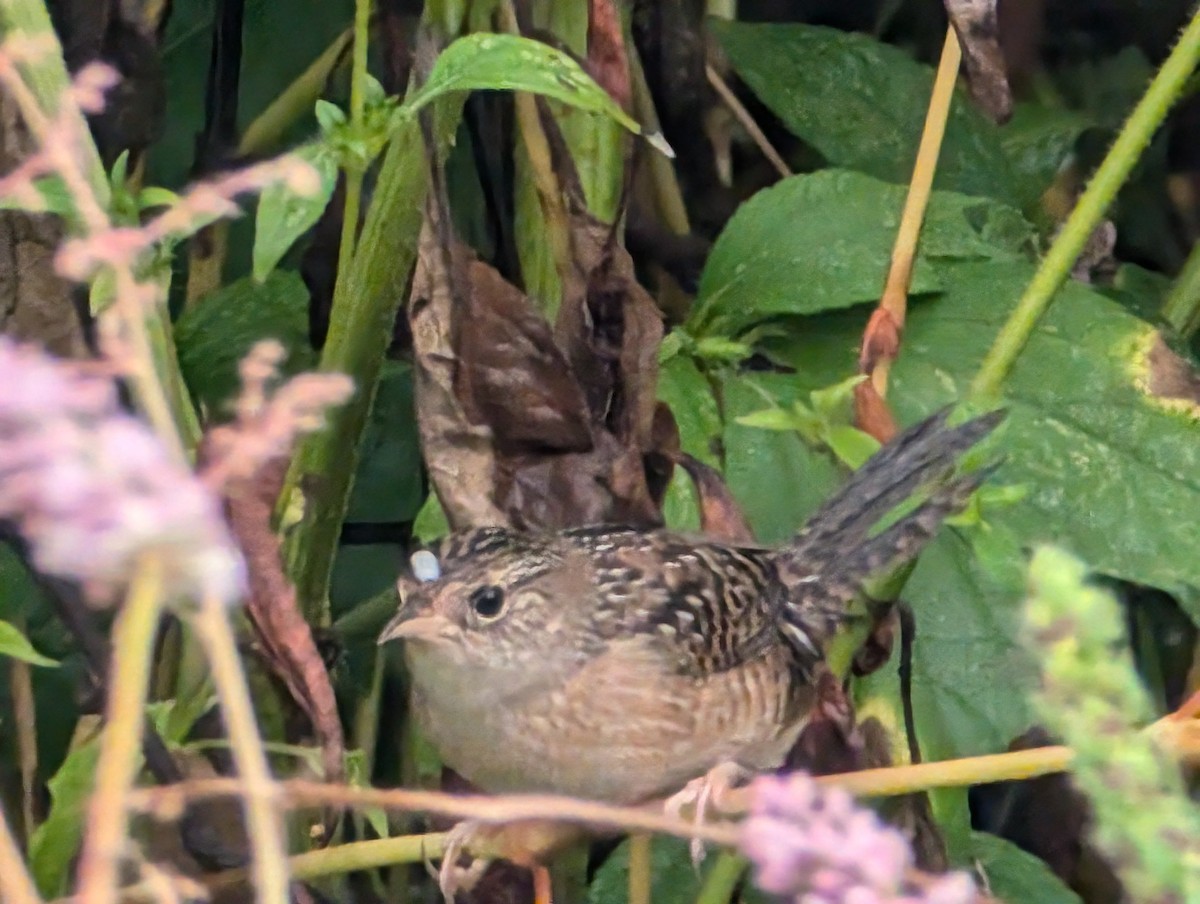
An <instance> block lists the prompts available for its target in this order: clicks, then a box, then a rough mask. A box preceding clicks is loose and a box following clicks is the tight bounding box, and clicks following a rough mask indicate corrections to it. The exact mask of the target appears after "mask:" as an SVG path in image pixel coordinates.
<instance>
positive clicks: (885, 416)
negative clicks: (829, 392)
mask: <svg viewBox="0 0 1200 904" xmlns="http://www.w3.org/2000/svg"><path fill="white" fill-rule="evenodd" d="M854 423H855V424H857V425H858V429H859V430H862V431H863V432H865V433H868V434H870V435H871V436H873V437H875V439H877V440H879V441H880V442H881V443H887V442H891V440H892V439H893V438H894V437H895V436H896V433H897V432H898V430H897V427H896V419H895V418H894V417H892V412H891V410H890V409H889V408H888V406H887V402H885V401H884V400H883V397H882V396H880V395H879V392H878V391H877V390H876V389H875V384H874V383H872V382H871V381H870V380H863V381H862V382H861V383H859V384H858V385H857V386H855V387H854Z"/></svg>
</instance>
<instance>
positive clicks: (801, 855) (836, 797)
mask: <svg viewBox="0 0 1200 904" xmlns="http://www.w3.org/2000/svg"><path fill="white" fill-rule="evenodd" d="M751 796H752V801H753V802H752V804H751V811H750V816H749V817H748V818H747V819H746V821H745V822H744V823H743V824H742V839H741V848H742V851H743V852H744V853H745V854H746V856H747V857H749V858H750V860H751V862H753V864H754V866H755V881H756V882H757V884H758V886H759V887H760V888H762V889H763V891H766V892H770V893H771V894H773V895H778V896H779V897H783V898H788V899H791V900H792V901H794V902H796V904H972V902H975V901H977V900H978V897H977V893H976V891H975V885H974V883H973V882H972V881H971V878H970V876H968V875H967V874H966V873H948V874H946V875H944V876H929V877H925V876H922V877H920V881H917V875H918V874H916V873H915V871H914V862H913V856H912V852H911V850H910V849H909V846H908V843H907V842H906V841H905V840H904V838H903V836H901V834H900V833H899V832H898V831H896V830H895V829H893V828H891V827H890V826H887V825H884V824H883V823H882V822H881V821H880V820H879V818H878V817H877V816H876V815H875V814H874V813H873V812H871V811H870V810H868V809H865V808H862V807H859V806H858V805H857V804H855V802H854V800H853V798H851V797H850V795H849V794H847V793H846V792H845V791H843V790H841V789H840V788H825V787H822V786H821V785H818V784H817V783H816V782H815V781H813V779H812V778H811V777H809V776H808V775H805V774H804V773H794V774H792V775H789V776H778V777H777V776H763V777H760V778H758V779H755V781H754V783H753V785H752V786H751Z"/></svg>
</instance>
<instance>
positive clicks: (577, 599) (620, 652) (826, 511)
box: [380, 412, 1002, 804]
mask: <svg viewBox="0 0 1200 904" xmlns="http://www.w3.org/2000/svg"><path fill="white" fill-rule="evenodd" d="M947 417H948V415H947V412H942V413H940V414H937V415H934V416H933V417H931V418H929V419H927V420H925V421H923V422H922V423H920V424H918V425H916V426H915V427H913V428H911V429H909V430H908V431H906V432H905V433H903V434H902V435H900V436H899V437H897V438H896V439H895V440H894V441H892V442H891V443H889V444H888V445H886V446H885V447H883V448H882V449H881V450H880V451H879V452H878V453H877V454H876V455H875V456H874V457H873V458H871V460H870V461H868V462H867V463H866V464H865V465H864V466H863V467H862V468H861V469H859V470H858V471H857V472H856V473H855V474H854V475H853V477H852V478H851V479H850V480H849V481H848V482H847V483H846V484H845V485H844V486H843V487H842V488H841V489H840V490H839V491H838V492H837V493H836V494H835V495H834V496H833V497H832V498H831V499H830V500H829V501H828V502H827V503H826V504H825V505H824V506H823V507H822V508H821V509H820V510H819V511H818V512H817V513H816V514H815V515H814V516H813V517H812V518H811V519H810V520H809V522H808V523H807V524H806V525H805V527H804V528H803V529H802V530H801V531H800V533H799V534H797V535H796V536H795V537H794V538H793V539H792V540H791V541H790V542H789V543H787V544H786V545H783V546H780V547H776V548H765V547H763V548H760V547H755V546H751V545H739V544H730V543H723V542H720V541H717V540H712V539H705V538H703V537H699V538H697V537H689V536H684V535H680V534H676V533H672V532H669V531H666V530H643V529H636V528H630V527H621V526H597V527H584V528H574V529H570V530H562V531H557V532H547V533H522V532H517V531H513V530H508V529H505V528H498V527H486V528H480V529H475V530H468V531H465V532H461V533H456V534H452V535H451V536H450V537H448V538H447V539H446V540H444V541H443V542H442V544H441V546H440V548H439V549H438V551H437V559H436V564H435V563H434V560H433V559H432V558H431V557H430V556H429V553H421V554H418V555H419V556H420V557H421V558H419V559H417V560H416V561H415V563H414V564H415V566H419V567H414V571H417V572H418V573H419V575H420V577H422V578H424V579H425V580H423V581H421V580H410V579H408V578H405V579H404V580H403V581H402V586H401V597H402V603H401V606H400V611H399V612H398V613H397V615H396V616H395V618H394V619H393V620H392V621H391V622H390V623H389V624H388V626H387V627H386V628H385V629H384V631H383V635H382V637H381V639H380V642H381V643H383V642H386V641H390V640H393V639H403V640H404V641H405V644H404V647H405V655H406V660H407V663H408V667H409V672H410V675H411V680H412V692H413V706H414V710H415V713H416V716H417V719H418V722H419V724H420V725H421V726H422V728H423V730H424V731H425V732H426V734H427V736H428V737H429V739H430V740H431V741H432V742H433V744H434V745H435V746H436V748H437V749H438V751H439V752H440V754H441V756H442V757H443V760H444V761H445V763H446V764H447V765H449V766H451V767H452V768H454V769H455V770H456V771H457V772H458V773H459V774H461V775H462V776H463V777H464V778H466V779H467V780H468V781H470V782H472V783H473V784H475V785H476V786H478V787H479V788H481V789H483V790H485V791H490V792H496V793H501V792H547V793H557V794H566V795H571V796H575V797H580V798H587V799H590V800H600V801H608V802H612V803H621V804H637V803H643V802H647V801H650V800H654V799H657V798H660V797H665V796H668V795H671V794H672V793H673V792H679V791H680V789H683V788H685V786H689V787H692V786H694V785H695V783H696V781H704V777H705V776H712V775H715V774H716V773H717V772H719V771H720V770H722V769H726V770H727V769H728V768H730V767H734V766H736V767H738V768H740V769H741V770H749V771H762V770H770V769H775V768H778V767H779V766H780V765H781V764H782V763H783V761H784V758H785V756H786V755H787V753H788V751H789V749H790V748H791V746H792V745H793V743H794V742H795V740H796V738H797V736H798V735H799V733H800V731H801V729H802V728H803V727H804V725H805V723H806V720H807V718H808V716H809V710H810V707H811V704H812V701H813V678H814V674H815V671H816V669H817V666H818V664H819V663H820V662H821V661H822V658H823V654H824V645H825V643H826V641H827V640H828V639H829V638H830V636H831V635H832V634H833V632H834V631H835V630H836V628H837V627H838V625H839V624H840V622H841V621H842V620H843V619H844V617H845V613H846V609H847V604H848V603H849V602H850V601H851V599H852V598H853V597H854V596H855V595H856V594H858V593H860V592H861V590H862V587H863V582H864V581H865V580H866V579H868V578H870V577H872V576H875V575H877V574H879V573H880V572H882V571H883V570H885V569H888V568H890V567H894V566H896V565H897V564H899V563H900V562H901V561H903V560H906V559H908V558H910V557H912V556H914V555H915V554H916V553H917V552H918V551H919V550H920V549H921V548H922V546H923V545H924V544H925V543H926V542H928V541H929V540H930V539H931V538H932V537H933V536H934V534H935V533H936V532H937V530H938V528H939V527H940V525H941V523H942V521H943V520H944V519H945V518H946V517H947V516H948V515H949V514H952V513H954V512H957V511H959V510H960V509H961V508H962V507H963V505H964V504H965V503H966V500H967V498H968V497H969V496H970V494H971V493H972V492H973V491H974V489H975V488H976V487H977V486H978V485H979V484H980V483H981V482H982V480H983V479H984V477H985V476H986V473H987V470H986V469H985V470H983V471H976V472H974V473H968V474H959V473H956V469H955V462H956V459H957V458H958V456H959V455H960V454H961V453H963V452H964V451H966V450H967V449H969V448H970V447H972V446H974V445H975V444H976V443H977V442H978V441H979V440H980V439H982V438H983V437H984V436H985V435H986V434H988V433H989V432H990V431H991V430H992V429H993V427H994V426H995V425H996V424H997V423H998V421H999V420H1000V418H1001V417H1002V415H1001V414H1000V413H993V414H988V415H984V416H982V417H978V418H975V419H974V420H970V421H967V422H966V423H963V424H960V425H958V426H949V425H948V424H947ZM921 489H924V490H925V491H926V492H925V493H924V497H923V501H921V502H920V503H919V504H917V505H916V506H915V507H914V508H912V509H911V510H910V511H909V512H908V513H907V514H904V515H902V516H900V517H899V518H898V519H896V520H895V521H894V523H891V524H890V526H887V527H885V528H883V529H882V530H878V531H873V530H872V529H873V528H875V527H877V525H878V523H879V521H880V520H881V519H882V518H883V516H885V515H887V514H888V513H889V512H891V511H892V510H893V509H895V508H896V507H897V506H898V505H899V504H900V503H902V502H905V501H906V500H907V499H908V498H909V497H910V496H912V495H913V494H914V493H915V492H916V491H918V490H921ZM689 783H691V785H689Z"/></svg>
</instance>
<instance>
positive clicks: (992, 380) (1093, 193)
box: [971, 10, 1200, 402]
mask: <svg viewBox="0 0 1200 904" xmlns="http://www.w3.org/2000/svg"><path fill="white" fill-rule="evenodd" d="M1197 62H1200V10H1197V11H1196V12H1195V13H1193V15H1192V18H1191V21H1190V22H1188V24H1187V26H1186V27H1185V28H1184V30H1183V33H1182V34H1181V35H1180V38H1179V41H1178V43H1176V45H1175V47H1174V48H1173V49H1172V50H1171V54H1170V56H1168V57H1167V59H1166V61H1165V62H1164V63H1163V64H1162V66H1161V67H1160V68H1159V70H1158V72H1157V73H1156V74H1155V76H1154V79H1153V81H1151V82H1150V87H1149V88H1147V89H1146V93H1145V94H1144V95H1143V96H1142V99H1141V100H1140V101H1138V104H1137V106H1136V107H1134V109H1133V112H1132V113H1131V114H1130V115H1129V119H1128V120H1126V122H1125V125H1124V126H1123V127H1122V128H1121V131H1120V133H1119V134H1118V135H1117V139H1116V141H1114V142H1113V145H1112V147H1111V148H1110V149H1109V151H1108V154H1107V155H1106V156H1105V158H1104V161H1103V162H1102V163H1101V164H1100V167H1099V168H1098V169H1097V170H1096V174H1095V175H1094V176H1093V177H1092V181H1091V182H1090V183H1088V187H1087V189H1086V190H1085V191H1084V193H1083V194H1082V195H1081V196H1080V198H1079V201H1078V203H1076V205H1075V209H1074V210H1072V211H1071V215H1070V216H1069V217H1067V222H1066V223H1065V224H1064V225H1063V228H1062V230H1061V231H1060V232H1059V233H1058V236H1057V237H1056V238H1055V239H1054V242H1053V244H1052V245H1051V246H1050V250H1049V251H1048V252H1047V253H1046V256H1045V258H1043V259H1042V263H1041V266H1039V267H1038V269H1037V272H1036V273H1035V274H1034V276H1033V279H1032V280H1031V281H1030V283H1029V286H1028V287H1027V288H1026V289H1025V293H1024V294H1023V295H1022V296H1021V299H1020V301H1018V302H1017V306H1016V308H1015V309H1014V310H1013V312H1012V314H1011V315H1010V316H1009V318H1008V321H1007V322H1006V323H1005V324H1004V326H1003V328H1002V329H1001V330H1000V335H998V336H997V337H996V341H995V343H994V344H993V345H992V347H991V349H990V350H989V351H988V353H987V356H986V357H985V358H984V360H983V364H982V365H981V366H980V368H979V373H978V374H976V375H975V380H974V382H973V383H972V386H971V394H972V395H973V396H975V397H976V398H978V399H981V400H983V401H985V402H986V401H990V400H991V399H994V398H996V397H997V396H998V395H999V394H1000V389H1001V387H1002V386H1003V384H1004V381H1005V380H1006V379H1007V378H1008V374H1009V371H1011V370H1012V367H1013V364H1015V363H1016V360H1017V357H1018V356H1019V355H1020V354H1021V350H1022V349H1023V348H1024V347H1025V343H1027V342H1028V341H1029V337H1030V336H1031V335H1033V331H1034V328H1035V327H1036V326H1037V324H1038V321H1039V320H1041V318H1042V315H1043V314H1045V313H1046V310H1047V308H1049V307H1050V302H1051V301H1053V300H1054V295H1055V293H1056V292H1057V291H1058V289H1059V287H1060V286H1062V284H1063V282H1064V281H1065V280H1066V278H1067V276H1068V275H1069V274H1070V272H1071V268H1072V267H1073V266H1074V265H1075V261H1077V260H1078V259H1079V255H1080V253H1081V252H1082V251H1083V248H1084V246H1085V245H1086V244H1087V241H1088V238H1090V237H1091V234H1092V232H1093V230H1095V228H1096V226H1097V225H1098V224H1099V223H1100V220H1101V218H1102V217H1103V216H1104V213H1105V211H1107V210H1108V208H1109V205H1111V204H1112V202H1113V199H1115V198H1116V196H1117V191H1118V190H1119V189H1120V188H1121V186H1122V185H1123V184H1124V183H1125V180H1126V179H1127V178H1129V173H1130V172H1131V171H1132V170H1133V167H1134V166H1135V165H1136V163H1137V161H1138V158H1139V157H1140V156H1141V154H1142V151H1143V150H1144V149H1145V147H1146V145H1147V144H1149V143H1150V139H1151V138H1153V137H1154V133H1155V132H1156V131H1157V130H1158V127H1159V126H1160V125H1162V122H1163V120H1164V119H1165V118H1166V116H1167V112H1168V111H1169V110H1170V109H1171V107H1172V106H1173V105H1174V103H1175V101H1177V100H1178V99H1179V96H1180V94H1181V93H1182V92H1183V90H1184V88H1185V87H1186V85H1187V82H1188V79H1189V78H1191V75H1192V72H1193V71H1194V70H1195V68H1196V64H1197Z"/></svg>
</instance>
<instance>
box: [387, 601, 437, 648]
mask: <svg viewBox="0 0 1200 904" xmlns="http://www.w3.org/2000/svg"><path fill="white" fill-rule="evenodd" d="M451 627H452V625H451V622H450V619H448V618H446V616H444V615H438V614H437V613H436V612H434V611H433V610H432V609H422V610H421V611H419V612H405V611H404V610H403V609H401V611H400V612H398V613H397V614H396V616H395V617H394V618H393V619H392V620H391V621H390V622H388V623H387V626H386V627H385V628H384V629H383V633H381V634H380V635H379V643H380V645H382V644H385V643H388V642H389V641H393V640H436V639H437V638H439V637H443V636H445V635H446V633H447V631H448V629H450V628H451Z"/></svg>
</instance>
